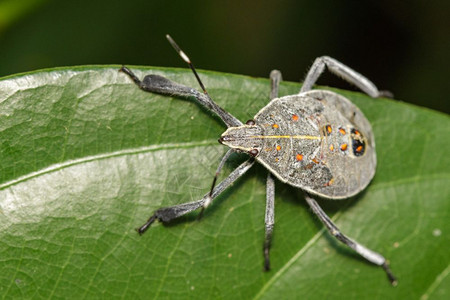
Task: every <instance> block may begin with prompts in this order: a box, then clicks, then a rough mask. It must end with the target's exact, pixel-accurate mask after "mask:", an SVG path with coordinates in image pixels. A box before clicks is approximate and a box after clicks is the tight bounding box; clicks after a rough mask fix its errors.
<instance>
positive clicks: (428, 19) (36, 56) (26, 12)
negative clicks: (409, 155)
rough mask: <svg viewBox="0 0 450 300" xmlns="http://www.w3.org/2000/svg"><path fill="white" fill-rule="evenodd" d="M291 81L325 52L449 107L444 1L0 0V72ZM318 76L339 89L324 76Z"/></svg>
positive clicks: (405, 96) (449, 5)
mask: <svg viewBox="0 0 450 300" xmlns="http://www.w3.org/2000/svg"><path fill="white" fill-rule="evenodd" d="M166 33H170V34H171V35H172V36H173V37H174V38H175V39H176V41H177V42H178V43H179V44H180V46H181V47H182V48H183V49H184V50H185V52H186V53H188V55H189V56H190V57H191V59H192V60H193V62H194V63H195V65H196V66H197V67H198V68H200V69H208V70H214V71H221V72H231V73H238V74H244V75H250V76H257V77H267V76H268V74H269V72H270V70H271V69H274V68H276V69H279V70H281V71H282V73H283V77H284V79H285V80H289V81H299V80H301V79H302V78H303V77H304V75H305V73H306V71H307V69H308V67H309V66H310V65H311V63H312V61H313V60H314V58H315V57H317V56H320V55H324V54H326V55H330V56H332V57H334V58H337V59H338V60H340V61H342V62H344V63H346V64H348V65H349V66H351V67H353V68H355V69H356V70H357V71H359V72H361V73H362V74H364V75H366V76H367V77H368V78H370V79H371V80H372V81H373V82H374V83H375V84H376V85H377V86H378V87H379V88H380V89H387V90H390V91H392V92H393V93H394V95H395V98H396V99H399V100H402V101H406V102H410V103H414V104H418V105H421V106H425V107H428V108H432V109H437V110H440V111H444V112H447V113H449V112H450V105H449V102H450V100H449V99H448V97H447V91H448V90H449V88H448V86H449V85H450V82H449V78H450V76H449V74H450V71H449V69H450V1H446V0H441V1H439V0H438V1H414V0H413V1H394V0H379V1H344V0H343V1H333V0H324V1H318V0H315V1H295V0H286V1H273V0H270V1H269V0H258V1H257V0H251V1H244V0H240V1H237V0H229V1H186V0H171V1H164V0H157V1H156V0H145V1H141V0H135V1H133V0H129V1H116V0H107V1H106V0H98V1H95V0H80V1H55V0H0V76H5V75H9V74H14V73H18V72H26V71H31V70H35V69H41V68H48V67H57V66H71V65H86V64H127V65H151V66H166V67H169V66H177V67H186V65H185V64H184V63H183V62H182V61H181V60H180V59H179V57H178V56H177V55H176V54H175V52H174V51H173V50H172V48H171V47H170V45H169V44H168V43H167V41H166V40H165V38H164V35H165V34H166ZM319 84H324V85H332V86H338V87H342V88H349V86H348V85H346V84H345V83H342V82H341V81H340V80H336V79H335V78H333V76H329V75H328V76H325V78H321V79H320V81H319Z"/></svg>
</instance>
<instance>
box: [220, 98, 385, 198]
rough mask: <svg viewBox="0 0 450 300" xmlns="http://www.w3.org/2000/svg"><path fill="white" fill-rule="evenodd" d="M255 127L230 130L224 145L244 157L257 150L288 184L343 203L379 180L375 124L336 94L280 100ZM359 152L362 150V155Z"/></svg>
mask: <svg viewBox="0 0 450 300" xmlns="http://www.w3.org/2000/svg"><path fill="white" fill-rule="evenodd" d="M254 121H255V124H254V125H243V126H239V127H231V128H229V129H228V130H227V131H226V132H225V133H224V134H223V135H222V138H221V139H222V142H223V143H224V144H226V145H228V146H230V147H232V148H236V149H238V150H241V151H250V150H252V149H257V150H258V155H257V157H256V159H257V160H258V161H259V162H260V163H262V164H263V165H264V166H266V167H267V168H268V169H269V170H270V171H271V172H272V173H273V174H274V175H275V176H276V177H278V178H279V179H280V180H281V181H283V182H286V183H288V184H291V185H293V186H296V187H299V188H302V189H303V190H306V191H308V192H310V193H312V194H315V195H320V196H323V197H327V198H332V199H341V198H347V197H350V196H353V195H355V194H357V193H358V192H360V191H361V190H363V189H364V188H365V187H366V186H367V185H368V184H369V182H370V180H371V179H372V177H373V176H374V174H375V167H376V153H375V141H374V137H373V133H372V128H371V126H370V123H369V121H368V120H367V119H366V118H365V116H364V115H363V113H362V112H361V111H360V110H359V109H358V108H357V107H356V106H355V105H354V104H353V103H351V102H350V101H349V100H347V99H346V98H344V97H343V96H340V95H338V94H336V93H334V92H330V91H323V90H312V91H309V92H305V93H301V94H298V95H291V96H285V97H281V98H276V99H274V100H272V101H271V102H270V103H269V104H268V105H267V106H265V107H264V108H263V109H261V111H259V112H258V113H257V114H256V116H255V118H254ZM355 130H357V131H356V134H355ZM357 146H362V147H360V148H359V149H358V150H359V151H360V152H359V153H358V152H357V151H356V148H357ZM361 149H362V150H361Z"/></svg>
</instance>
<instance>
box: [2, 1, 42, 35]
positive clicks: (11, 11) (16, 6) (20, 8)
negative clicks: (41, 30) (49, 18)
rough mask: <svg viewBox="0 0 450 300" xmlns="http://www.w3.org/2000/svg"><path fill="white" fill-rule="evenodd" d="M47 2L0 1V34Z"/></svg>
mask: <svg viewBox="0 0 450 300" xmlns="http://www.w3.org/2000/svg"><path fill="white" fill-rule="evenodd" d="M46 1H48V0H2V1H0V34H1V33H2V32H3V31H4V30H6V29H7V28H8V27H9V26H11V25H13V24H14V23H15V22H16V21H18V20H20V19H21V18H22V17H23V16H26V15H27V13H29V12H33V11H34V10H36V9H37V8H38V7H39V5H40V4H42V3H44V2H46Z"/></svg>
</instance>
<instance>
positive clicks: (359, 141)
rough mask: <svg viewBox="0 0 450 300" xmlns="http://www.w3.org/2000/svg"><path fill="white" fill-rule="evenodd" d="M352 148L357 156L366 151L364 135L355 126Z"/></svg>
mask: <svg viewBox="0 0 450 300" xmlns="http://www.w3.org/2000/svg"><path fill="white" fill-rule="evenodd" d="M352 149H353V154H354V155H355V156H362V155H363V154H364V152H365V151H366V143H365V141H364V137H363V135H362V133H361V132H360V131H359V130H357V129H355V128H353V129H352Z"/></svg>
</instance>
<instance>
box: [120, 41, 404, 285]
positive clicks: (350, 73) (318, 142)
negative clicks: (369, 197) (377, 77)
mask: <svg viewBox="0 0 450 300" xmlns="http://www.w3.org/2000/svg"><path fill="white" fill-rule="evenodd" d="M166 37H167V39H168V41H169V42H170V44H171V45H172V46H173V48H174V49H175V50H176V52H177V53H178V54H179V55H180V57H181V58H182V59H183V60H184V61H185V62H186V63H187V64H188V65H189V67H190V68H191V70H192V72H193V73H194V75H195V77H196V79H197V81H198V83H199V85H200V87H201V89H202V90H203V93H201V92H199V91H197V90H196V89H193V88H190V87H187V86H184V85H181V84H179V83H176V82H173V81H170V80H169V79H167V78H165V77H162V76H159V75H154V74H151V75H147V76H145V77H144V79H143V80H142V81H141V80H140V79H139V78H137V76H136V75H135V74H134V73H133V72H132V71H131V70H130V69H128V68H127V67H125V66H123V67H122V68H121V69H120V71H121V72H123V73H125V74H127V75H128V76H129V77H130V78H131V79H132V80H133V81H134V83H135V84H136V85H137V86H138V87H139V88H140V89H142V90H144V91H146V92H152V93H158V94H163V95H168V96H176V97H195V99H196V100H197V101H198V102H199V103H200V104H201V105H203V106H204V107H206V108H207V109H209V110H211V111H212V112H214V113H216V114H217V115H218V116H219V117H220V118H221V119H222V121H223V122H224V123H225V124H226V125H227V127H228V129H227V130H226V131H225V132H224V133H223V134H222V135H221V137H220V139H219V142H220V143H222V144H223V145H226V146H228V147H229V148H230V149H229V150H228V152H227V153H226V154H225V155H224V157H223V158H222V160H221V161H220V163H219V166H218V168H217V171H216V174H215V176H214V179H213V183H212V186H211V190H210V192H209V193H207V194H206V195H205V196H204V197H203V198H202V199H200V200H198V201H193V202H189V203H183V204H178V205H175V206H171V207H164V208H160V209H158V210H156V211H155V212H154V214H153V215H152V216H151V217H150V218H149V219H148V221H147V222H146V223H145V224H144V225H142V226H141V227H140V228H138V229H137V230H138V232H139V233H140V234H143V233H144V232H145V231H146V230H147V229H148V228H149V227H150V225H151V224H152V223H153V222H154V221H155V220H159V221H161V222H163V223H167V222H170V221H171V220H173V219H176V218H178V217H180V216H182V215H185V214H187V213H189V212H192V211H194V210H197V209H201V211H200V216H201V215H202V213H203V210H204V209H205V208H206V207H208V206H209V205H210V204H211V202H212V201H213V200H214V199H215V198H216V197H217V196H218V195H219V194H220V193H221V192H222V191H223V190H225V189H226V188H227V187H229V186H230V185H231V184H232V183H233V182H235V181H236V180H237V179H238V178H240V177H241V176H242V175H243V174H244V173H245V172H247V170H248V169H250V168H251V167H252V166H253V164H254V162H255V161H257V162H259V163H261V164H262V165H264V166H265V167H266V168H267V169H268V170H269V174H268V176H267V194H266V213H265V238H264V244H263V255H264V270H266V271H268V270H269V269H270V255H269V251H270V247H271V240H272V234H273V228H274V220H275V219H274V199H275V182H274V178H273V176H275V177H277V178H278V179H279V180H280V181H282V182H285V183H287V184H290V185H292V186H295V187H298V188H300V189H302V190H303V191H304V193H305V199H306V202H307V203H308V204H309V206H310V207H311V209H312V211H313V212H314V213H315V214H316V216H317V217H318V218H319V219H320V221H322V223H323V224H324V225H325V227H326V228H327V229H328V231H329V233H330V234H331V235H333V236H334V237H335V238H336V239H338V240H339V241H340V242H342V243H344V244H345V245H347V246H348V247H350V248H351V249H353V250H354V251H356V252H357V253H358V254H359V255H360V256H362V257H363V258H364V259H366V260H367V261H369V262H371V263H373V264H375V265H378V266H381V267H382V268H383V269H384V271H385V272H386V274H387V277H388V279H389V281H390V282H391V284H392V285H396V284H397V279H396V277H395V276H394V275H393V273H392V272H391V270H390V268H389V265H388V262H387V261H386V259H385V258H384V257H383V256H382V255H381V254H379V253H377V252H375V251H373V250H370V249H368V248H366V247H365V246H363V245H361V244H360V243H358V242H357V241H355V240H352V239H351V238H349V237H347V236H346V235H345V234H343V233H342V232H341V231H340V230H339V228H338V227H337V226H336V225H335V224H334V223H333V221H332V220H331V219H330V218H329V217H328V216H327V215H326V213H325V212H324V211H323V210H322V208H321V207H320V206H319V204H318V203H317V201H316V200H315V199H314V198H313V196H321V197H326V198H329V199H343V198H348V197H351V196H353V195H355V194H357V193H359V192H360V191H362V190H363V189H364V188H365V187H366V186H367V185H368V184H369V182H370V181H371V179H372V178H373V176H374V174H375V167H376V153H375V141H374V136H373V132H372V128H371V126H370V123H369V121H368V120H367V119H366V117H365V116H364V115H363V113H362V112H361V111H360V110H359V109H358V108H357V107H356V106H355V105H354V104H353V103H352V102H350V100H348V99H346V98H345V97H343V96H341V95H339V94H336V93H334V92H331V91H325V90H313V89H312V87H313V85H314V83H315V82H316V81H317V79H318V78H319V76H320V75H321V74H322V73H323V72H324V71H325V68H327V69H328V70H329V71H330V72H332V73H334V74H335V75H337V76H340V77H342V78H343V79H344V80H346V81H348V82H349V83H351V84H354V85H355V86H356V87H358V88H359V89H361V90H362V91H364V92H365V93H367V94H368V95H369V96H371V97H374V98H376V97H380V96H389V92H384V91H379V90H378V89H377V88H376V86H375V85H374V84H373V83H372V82H371V81H369V80H368V79H367V78H365V77H364V76H362V75H361V74H359V73H357V72H356V71H354V70H352V69H351V68H349V67H347V66H346V65H344V64H342V63H340V62H339V61H337V60H335V59H333V58H331V57H327V56H322V57H319V58H317V59H316V60H315V61H314V63H313V65H312V67H311V69H310V70H309V72H308V73H307V75H306V78H305V81H304V83H303V86H302V88H301V90H300V92H299V93H298V94H295V95H289V96H284V97H280V98H278V87H279V84H280V81H281V73H280V72H279V71H277V70H274V71H272V72H271V74H270V79H271V92H270V99H271V101H270V102H269V104H267V105H266V106H265V107H264V108H262V109H261V110H260V111H259V112H258V113H257V114H256V115H255V117H254V118H253V119H252V120H248V121H247V122H246V123H245V124H243V123H242V122H241V121H239V120H238V119H237V118H235V117H234V116H233V115H231V114H230V113H229V112H227V111H225V110H223V109H222V108H221V107H220V106H219V105H217V104H216V103H215V102H214V101H213V100H212V99H211V97H210V96H209V94H208V93H207V91H206V89H205V87H204V85H203V83H202V81H201V80H200V77H199V75H198V73H197V71H196V70H195V68H194V65H193V64H192V62H191V60H190V59H189V57H188V56H187V55H186V54H185V53H184V52H183V51H182V50H181V49H180V47H179V46H178V45H177V44H176V43H175V41H174V40H173V39H172V38H171V37H170V36H169V35H167V36H166ZM233 152H244V153H247V154H249V156H250V158H249V159H248V160H247V161H245V162H243V163H242V164H241V165H240V166H238V167H237V168H236V169H235V170H234V171H232V172H231V173H230V174H229V175H228V177H226V178H225V179H224V180H223V181H222V182H220V183H219V184H218V185H217V186H216V181H217V178H218V175H219V173H220V171H221V169H222V167H223V165H224V164H225V162H226V160H227V159H228V158H229V156H230V155H231V153H233Z"/></svg>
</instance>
